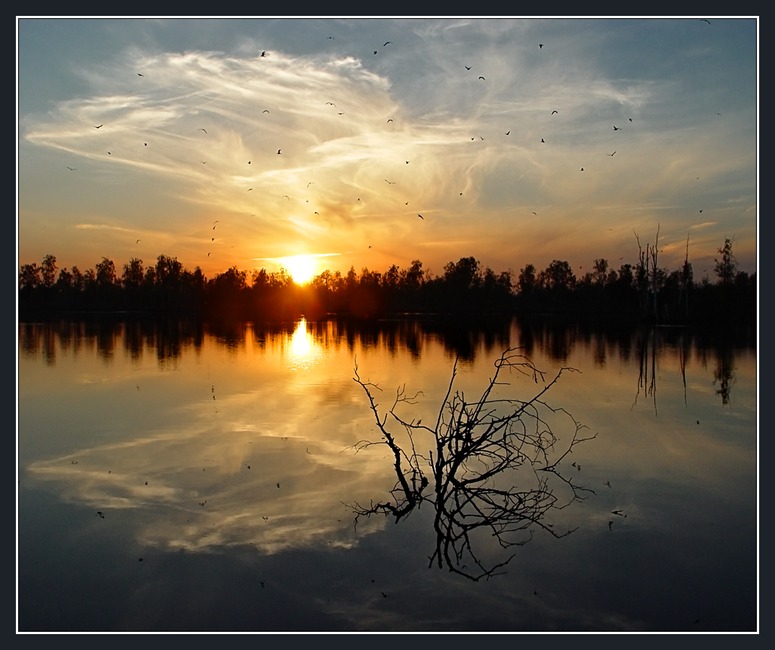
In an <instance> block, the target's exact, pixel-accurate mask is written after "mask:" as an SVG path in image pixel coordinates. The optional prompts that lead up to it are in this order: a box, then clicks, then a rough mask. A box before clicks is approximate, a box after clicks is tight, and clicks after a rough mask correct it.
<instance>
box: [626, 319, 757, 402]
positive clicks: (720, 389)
mask: <svg viewBox="0 0 775 650" xmlns="http://www.w3.org/2000/svg"><path fill="white" fill-rule="evenodd" d="M636 341H637V348H638V358H639V371H638V389H637V392H636V395H635V402H634V403H633V406H635V404H636V403H637V402H638V399H639V398H640V396H641V395H643V397H646V398H649V399H650V400H651V401H652V403H653V406H654V413H656V412H657V359H658V353H659V350H660V349H662V348H663V347H664V346H666V345H670V346H672V347H674V348H675V349H676V352H677V355H678V361H679V368H680V372H681V380H682V382H683V392H684V403H686V401H687V394H686V363H687V359H688V358H689V355H690V353H691V350H692V346H693V345H697V349H698V350H706V349H713V350H714V352H715V356H716V368H715V369H714V371H713V384H714V385H715V386H717V388H716V394H717V395H718V396H719V397H721V403H722V404H723V405H724V406H726V405H727V404H729V398H730V394H731V389H732V384H733V383H734V380H735V374H734V368H735V364H734V356H735V352H734V350H735V348H736V347H738V345H739V344H740V343H742V342H743V341H742V340H738V341H736V340H734V339H732V340H726V339H722V338H716V341H715V344H714V343H713V342H712V341H704V342H702V341H703V339H702V338H701V339H700V341H697V340H695V338H694V337H692V336H690V335H688V334H687V332H686V331H685V330H684V329H683V328H660V327H649V328H642V329H640V330H638V332H637V338H636ZM748 345H749V346H750V347H753V346H754V341H753V340H750V341H749V344H748Z"/></svg>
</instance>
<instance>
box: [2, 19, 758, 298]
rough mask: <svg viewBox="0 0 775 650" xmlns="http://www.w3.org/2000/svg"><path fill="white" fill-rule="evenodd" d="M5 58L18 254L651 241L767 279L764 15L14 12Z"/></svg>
mask: <svg viewBox="0 0 775 650" xmlns="http://www.w3.org/2000/svg"><path fill="white" fill-rule="evenodd" d="M17 49H18V52H17V62H18V63H17V65H18V68H17V75H18V79H17V87H18V113H17V114H18V125H17V126H18V140H17V141H18V160H17V164H18V167H17V176H18V187H17V192H18V215H17V218H18V228H17V238H18V245H17V251H18V257H19V263H20V264H27V263H38V264H40V262H41V260H42V259H43V258H44V257H45V256H47V255H53V256H55V257H56V259H57V264H58V266H59V267H60V268H72V267H78V269H79V270H80V271H82V272H83V271H86V270H87V269H93V268H94V266H95V265H96V264H97V263H99V261H100V260H101V259H103V258H107V259H109V260H112V261H113V262H114V263H115V266H116V271H117V274H118V275H121V271H122V269H123V268H124V265H125V264H127V263H129V262H130V261H132V260H140V261H142V263H143V265H144V267H145V268H147V267H149V266H153V265H154V263H155V261H156V260H157V258H158V257H159V256H162V255H164V256H168V257H174V258H175V259H177V260H178V261H179V262H180V263H181V264H182V265H183V267H184V268H186V269H188V270H192V271H193V270H194V269H197V268H198V269H200V270H201V271H202V273H203V274H204V275H205V276H206V277H207V278H208V279H211V278H213V277H215V276H217V275H218V274H222V273H224V272H226V271H227V270H228V269H231V268H237V269H239V270H240V271H244V272H246V273H247V274H248V276H250V274H251V272H253V271H257V270H260V269H262V267H263V264H264V262H266V263H267V264H269V265H271V268H269V267H268V268H267V269H266V270H267V271H279V270H280V268H284V269H285V270H286V271H287V272H288V273H289V274H290V275H291V276H292V278H293V280H294V281H295V282H296V283H298V284H305V283H308V282H309V281H310V280H311V279H312V278H313V277H314V276H316V275H318V274H320V273H322V272H323V271H326V270H329V271H331V272H332V273H334V272H340V273H341V274H343V275H344V274H346V273H347V272H348V270H349V269H351V268H354V269H355V271H356V272H358V273H361V272H362V271H363V270H364V269H368V270H369V271H372V272H378V273H384V272H386V271H387V270H388V269H390V268H391V267H394V266H397V267H398V268H400V269H406V268H408V267H410V265H411V264H412V263H413V262H414V261H415V260H419V261H420V262H422V264H423V269H425V270H426V271H428V272H430V273H435V274H437V275H438V274H441V273H442V272H443V269H444V267H445V265H447V264H448V263H454V262H456V261H457V260H459V259H461V258H464V257H474V258H476V259H477V260H478V261H479V262H481V264H482V266H483V267H488V268H490V269H492V270H493V271H495V272H496V273H500V272H510V273H511V274H512V275H513V277H515V278H516V276H517V275H518V274H519V271H520V269H521V268H523V267H525V266H526V265H534V266H535V267H536V268H537V269H538V270H542V269H544V268H546V267H547V266H548V265H549V264H550V263H552V262H553V261H554V260H563V261H567V262H568V263H569V265H570V266H571V268H573V269H574V270H575V271H576V272H577V274H578V275H579V276H581V275H583V274H584V273H585V272H586V271H589V270H590V269H592V267H593V264H594V261H595V260H596V259H598V258H601V259H604V260H607V261H608V262H609V263H610V266H611V267H612V268H613V269H619V267H620V265H622V264H626V263H630V264H634V263H636V262H637V261H638V243H639V240H638V238H640V241H648V242H653V241H654V237H655V236H657V234H658V238H659V242H658V245H659V253H660V257H659V261H660V264H662V265H663V266H664V267H665V268H667V269H668V270H674V269H677V268H680V267H681V265H682V264H683V262H684V258H685V256H686V254H687V252H688V257H689V261H690V262H691V264H692V265H693V268H694V270H695V277H696V278H697V279H700V278H701V277H703V276H705V275H712V269H713V264H714V257H716V256H717V254H718V249H719V247H720V246H722V245H723V243H724V241H725V239H726V238H731V239H733V240H734V245H735V254H736V257H737V260H738V262H739V266H740V269H741V270H745V271H747V272H754V271H756V268H757V264H758V260H757V254H758V242H757V223H758V204H757V201H758V155H757V150H758V132H757V120H758V65H757V64H758V21H757V19H756V17H753V18H747V19H739V18H738V19H724V18H716V19H713V20H710V21H708V20H703V19H702V17H697V18H691V17H690V18H670V17H668V18H661V19H652V18H649V17H645V18H632V19H629V18H628V19H617V18H589V19H583V20H582V19H574V18H551V17H550V18H544V19H538V18H530V17H527V18H525V17H499V18H493V19H485V18H477V17H472V18H467V17H455V18H433V17H430V18H422V19H419V18H390V17H388V18H380V19H368V18H347V17H340V18H308V19H293V18H262V17H254V18H249V17H248V18H231V19H230V18H196V17H194V18H189V19H185V18H183V19H181V18H174V17H173V18H167V19H142V18H131V19H127V18H115V19H114V18H105V19H98V20H95V19H89V18H37V17H30V18H17ZM41 188H45V191H43V190H42V189H41ZM687 243H688V249H687Z"/></svg>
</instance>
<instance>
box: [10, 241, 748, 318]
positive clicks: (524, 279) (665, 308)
mask: <svg viewBox="0 0 775 650" xmlns="http://www.w3.org/2000/svg"><path fill="white" fill-rule="evenodd" d="M732 245H733V242H732V240H731V239H726V240H725V241H724V244H723V246H721V247H720V248H719V249H718V257H717V258H716V259H715V267H714V273H715V281H713V282H711V280H710V279H709V278H708V277H707V276H706V277H703V278H702V279H701V280H700V281H699V282H697V281H695V279H694V274H693V270H692V265H691V263H690V262H689V261H688V258H687V259H686V260H685V261H684V264H683V265H682V266H681V268H679V269H676V270H673V271H669V270H668V269H665V268H663V267H661V266H659V263H658V251H657V247H656V245H654V246H652V245H649V244H646V245H645V246H641V243H640V241H638V250H639V256H638V260H637V261H636V262H635V263H634V264H630V263H624V264H622V265H621V266H620V267H619V268H618V269H614V268H613V267H611V265H610V264H609V262H608V260H606V259H604V258H598V259H595V260H594V263H593V266H592V270H591V271H588V272H586V273H584V274H583V275H580V276H577V275H576V274H574V272H573V269H572V268H571V265H570V264H569V263H568V262H567V261H564V260H554V261H552V262H551V263H550V264H549V265H548V266H547V267H546V268H545V269H543V270H539V269H538V268H536V267H535V266H534V265H533V264H526V265H525V266H524V267H522V268H521V269H520V271H519V273H518V274H517V275H516V276H515V275H514V274H513V273H512V272H511V271H502V272H500V273H496V272H495V271H493V270H492V269H491V268H490V267H488V266H483V265H482V263H481V262H480V261H479V260H477V259H475V258H474V257H461V258H460V259H459V260H458V261H457V262H452V261H451V262H449V263H447V264H446V265H445V266H444V268H443V272H442V273H441V274H433V273H430V272H428V271H426V270H425V269H424V268H423V263H422V262H421V261H420V260H413V261H412V263H411V264H410V266H409V267H408V268H401V267H399V266H397V265H395V264H394V265H392V266H390V267H389V268H388V269H387V270H385V271H384V272H377V271H371V270H369V269H368V268H363V269H362V270H361V272H360V273H358V272H356V271H355V269H354V268H353V267H350V270H349V271H348V272H347V273H345V274H342V273H341V272H339V271H330V270H326V271H323V272H322V273H320V274H319V275H317V276H315V277H314V278H313V279H312V281H310V282H309V283H308V284H306V285H303V286H299V285H297V284H296V283H295V282H294V281H293V279H292V277H291V276H290V275H289V274H288V273H287V272H286V271H285V270H282V269H281V270H280V271H279V272H267V270H266V269H264V268H262V269H257V270H253V271H252V272H251V273H250V275H248V272H247V271H244V270H240V269H238V268H237V267H235V266H233V267H231V268H229V269H228V270H226V271H224V272H222V273H219V274H216V275H215V276H214V277H211V278H208V277H206V276H205V275H204V273H203V272H202V270H201V269H200V268H199V267H198V266H197V267H196V268H195V269H194V270H188V269H186V268H184V267H183V265H182V264H181V262H179V261H178V260H177V258H175V257H170V256H167V255H159V256H158V257H157V259H156V262H155V264H153V265H148V266H145V265H144V263H143V261H142V260H141V259H138V258H132V259H131V260H130V261H129V262H127V263H126V264H124V265H123V268H122V269H121V270H120V271H119V270H118V269H117V267H116V264H115V263H114V262H113V261H112V260H110V259H108V258H105V257H103V258H102V260H101V261H99V262H98V263H97V264H96V265H95V266H94V268H92V269H86V270H85V271H83V272H82V271H80V270H79V269H78V268H77V267H76V266H72V267H70V268H59V266H58V265H57V258H56V257H55V256H54V255H50V254H49V255H46V256H45V257H44V258H43V260H42V261H41V263H40V264H37V263H28V264H23V265H22V266H21V267H20V270H19V303H18V305H19V316H20V318H21V319H30V318H36V317H43V316H46V315H66V314H75V313H79V314H86V313H104V312H131V313H138V314H148V315H178V316H193V317H202V318H210V319H215V318H221V319H247V320H275V319H291V318H297V317H299V316H300V315H305V316H306V317H307V318H316V317H320V316H322V315H326V314H338V315H346V316H356V317H362V318H368V317H376V316H385V315H391V314H408V313H414V314H456V315H470V316H482V315H487V314H493V315H496V314H516V313H519V314H528V315H529V314H536V315H539V314H552V315H558V316H567V317H571V318H578V319H588V320H603V321H611V320H616V321H621V322H628V323H640V322H645V323H664V324H698V323H701V324H709V323H714V322H726V321H735V322H738V323H742V324H749V325H753V324H755V323H756V318H757V280H756V273H753V274H748V273H746V272H745V271H741V270H739V269H738V264H737V260H736V258H735V256H734V253H733V250H732Z"/></svg>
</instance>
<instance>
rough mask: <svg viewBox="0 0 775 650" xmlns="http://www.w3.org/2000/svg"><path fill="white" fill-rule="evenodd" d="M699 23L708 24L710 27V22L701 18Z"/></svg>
mask: <svg viewBox="0 0 775 650" xmlns="http://www.w3.org/2000/svg"><path fill="white" fill-rule="evenodd" d="M700 22H702V23H708V25H710V21H709V20H708V19H707V18H703V19H702V20H700Z"/></svg>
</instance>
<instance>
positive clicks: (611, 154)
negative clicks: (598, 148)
mask: <svg viewBox="0 0 775 650" xmlns="http://www.w3.org/2000/svg"><path fill="white" fill-rule="evenodd" d="M615 153H616V152H615V151H614V152H613V153H609V154H607V155H609V156H613V155H614V154H615Z"/></svg>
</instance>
